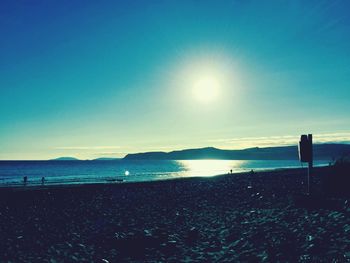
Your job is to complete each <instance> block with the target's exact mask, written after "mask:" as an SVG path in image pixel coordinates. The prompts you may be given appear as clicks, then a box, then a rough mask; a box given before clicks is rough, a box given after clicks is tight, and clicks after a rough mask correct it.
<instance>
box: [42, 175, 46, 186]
mask: <svg viewBox="0 0 350 263" xmlns="http://www.w3.org/2000/svg"><path fill="white" fill-rule="evenodd" d="M41 184H42V185H44V184H45V177H44V176H43V177H41Z"/></svg>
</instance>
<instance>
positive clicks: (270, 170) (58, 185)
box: [0, 165, 328, 191]
mask: <svg viewBox="0 0 350 263" xmlns="http://www.w3.org/2000/svg"><path fill="white" fill-rule="evenodd" d="M324 167H328V166H327V165H323V166H321V165H320V166H315V167H314V168H315V169H319V168H324ZM252 170H253V172H254V173H259V174H262V173H278V172H288V171H289V172H292V171H301V170H307V167H298V168H294V167H285V168H259V169H255V170H254V169H252ZM250 173H251V171H245V172H233V173H224V174H217V175H210V176H183V177H172V178H162V179H156V180H149V181H126V180H125V181H118V180H119V179H113V177H110V178H106V179H105V180H104V181H101V182H91V183H89V182H88V183H84V182H78V181H76V182H73V183H52V184H50V183H48V184H44V185H42V184H39V183H38V184H27V185H24V184H23V183H16V184H10V183H9V184H0V191H2V190H10V189H21V190H25V189H27V190H31V189H36V190H39V189H54V188H64V187H68V188H70V187H72V188H73V187H84V186H87V187H88V186H90V187H93V186H101V185H107V186H108V185H125V184H142V183H152V182H163V181H173V180H191V179H193V178H211V177H221V176H230V175H232V176H240V175H247V174H250ZM110 179H113V180H114V181H110ZM63 182H64V181H63Z"/></svg>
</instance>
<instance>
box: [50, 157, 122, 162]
mask: <svg viewBox="0 0 350 263" xmlns="http://www.w3.org/2000/svg"><path fill="white" fill-rule="evenodd" d="M119 159H121V158H109V157H101V158H97V159H93V160H80V159H78V158H75V157H59V158H55V159H51V160H50V161H115V160H119Z"/></svg>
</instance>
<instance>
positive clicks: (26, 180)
mask: <svg viewBox="0 0 350 263" xmlns="http://www.w3.org/2000/svg"><path fill="white" fill-rule="evenodd" d="M27 182H28V176H24V177H23V183H24V184H25V185H26V184H27Z"/></svg>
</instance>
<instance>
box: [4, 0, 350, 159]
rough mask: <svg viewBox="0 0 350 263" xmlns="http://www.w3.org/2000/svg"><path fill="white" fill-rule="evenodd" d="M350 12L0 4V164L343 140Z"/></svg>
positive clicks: (249, 6)
mask: <svg viewBox="0 0 350 263" xmlns="http://www.w3.org/2000/svg"><path fill="white" fill-rule="evenodd" d="M349 10H350V2H349V1H347V0H343V1H342V0H332V1H322V0H317V1H313V0H310V1H301V0H300V1H298V0H292V1H288V0H284V1H282V0H281V1H273V0H271V1H260V0H256V1H253V0H246V1H243V0H242V1H238V0H230V1H225V0H222V1H204V0H203V1H191V0H186V1H180V0H176V1H175V0H174V1H159V0H157V1H152V0H147V1H146V0H145V1H142V0H139V1H104V0H101V1H88V0H86V1H85V0H84V1H83V0H81V1H79V0H74V1H71V0H69V1H68V0H59V1H55V0H50V1H46V0H42V1H34V0H33V1H29V0H26V1H23V0H17V1H11V0H4V1H2V2H1V6H0V36H1V41H0V92H1V93H0V159H1V160H31V159H50V158H55V157H59V156H75V157H78V158H82V159H93V158H97V157H102V156H103V157H123V156H124V155H125V154H127V153H134V152H145V151H171V150H177V149H185V148H199V147H207V146H214V147H218V148H223V149H241V148H247V147H254V146H260V147H264V146H275V145H291V144H296V143H297V141H298V138H299V136H300V134H304V133H313V134H314V138H315V139H314V140H315V141H316V142H347V143H349V142H350V115H349V112H350V103H349V97H350V86H349V83H350V45H349V43H350V16H349V15H348V13H349Z"/></svg>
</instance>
